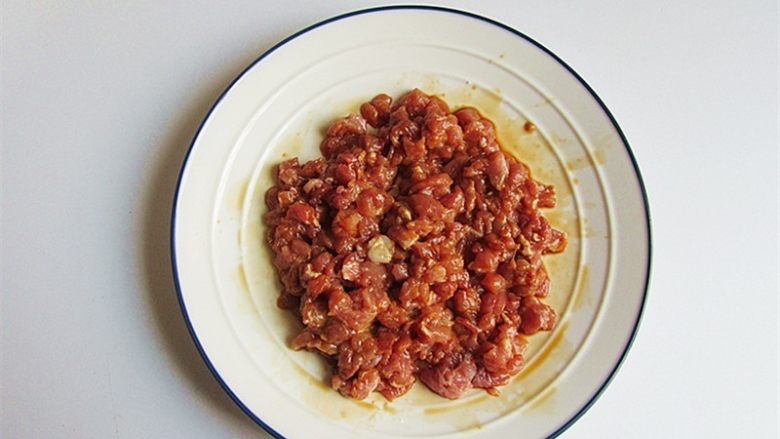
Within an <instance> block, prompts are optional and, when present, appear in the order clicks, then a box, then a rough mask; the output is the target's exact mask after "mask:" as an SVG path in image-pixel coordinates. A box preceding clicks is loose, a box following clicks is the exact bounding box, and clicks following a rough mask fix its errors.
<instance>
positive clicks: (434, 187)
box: [265, 89, 566, 400]
mask: <svg viewBox="0 0 780 439" xmlns="http://www.w3.org/2000/svg"><path fill="white" fill-rule="evenodd" d="M320 149H321V151H322V155H323V157H321V158H318V159H316V160H312V161H309V162H307V163H303V164H301V163H299V162H298V159H297V158H294V159H292V160H288V161H285V162H283V163H281V164H280V165H279V169H278V176H277V181H276V185H275V186H273V187H272V188H270V189H269V190H268V192H267V193H266V204H267V207H268V212H267V213H266V214H265V222H266V224H267V225H268V234H267V237H266V238H267V242H268V244H269V245H270V247H271V249H272V250H273V254H274V258H273V264H274V266H275V267H276V269H277V272H278V275H279V278H280V280H281V283H282V285H283V290H282V292H281V294H280V296H279V298H278V305H279V306H280V307H281V308H283V309H287V310H289V311H290V312H292V313H294V314H295V315H296V316H297V317H298V318H299V319H300V321H301V322H302V323H303V329H302V330H301V332H300V333H299V334H298V335H297V336H296V337H295V338H294V339H293V341H292V347H293V348H294V349H307V350H309V351H312V352H317V353H319V354H321V355H323V356H324V357H326V358H327V359H328V360H329V362H330V364H332V367H333V375H332V379H331V385H332V387H333V388H334V389H336V390H338V391H339V392H340V393H341V394H342V395H345V396H347V397H351V398H355V399H364V398H366V397H367V396H368V395H369V394H370V393H371V392H373V391H378V392H380V393H381V394H382V395H384V396H385V398H387V399H389V400H393V399H395V398H397V397H399V396H401V395H403V394H404V393H406V392H407V391H408V390H409V389H410V388H411V387H412V385H413V384H414V383H415V381H416V380H417V379H419V380H420V381H422V382H423V383H424V384H425V385H426V386H428V388H430V389H431V390H432V391H434V392H436V393H437V394H439V395H441V396H443V397H445V398H449V399H457V398H459V397H460V396H461V395H463V393H464V392H465V391H467V390H469V389H471V388H474V387H476V388H483V389H486V390H487V391H488V392H490V393H491V394H497V391H496V387H497V386H501V385H503V384H506V383H507V382H508V381H509V379H510V378H511V377H512V376H513V375H515V374H517V373H518V372H519V371H520V370H521V369H522V367H523V364H524V359H523V352H524V350H525V348H526V340H525V335H529V334H534V333H536V332H538V331H549V330H551V329H552V328H553V326H554V325H555V322H556V313H555V311H554V310H553V309H552V308H551V307H550V306H549V305H547V304H546V303H544V301H543V299H544V298H545V297H546V296H547V294H548V292H549V290H550V281H549V278H548V275H547V272H546V270H545V267H544V264H543V262H542V255H544V254H546V253H558V252H562V251H563V250H564V249H565V247H566V235H565V234H564V233H563V232H561V231H558V230H556V229H554V228H552V227H551V226H550V224H549V222H548V221H547V220H546V219H545V218H544V217H543V216H542V214H541V212H540V209H542V208H551V207H554V206H555V190H554V188H553V187H552V186H549V185H544V184H541V183H539V182H537V181H535V180H534V179H533V178H532V177H531V174H530V172H529V169H528V167H527V166H526V165H525V164H523V163H521V162H519V161H518V160H516V159H515V158H514V157H512V156H511V155H509V154H507V153H505V152H504V151H502V150H501V148H500V145H499V142H498V139H497V138H496V130H495V127H494V125H493V123H492V122H490V121H489V120H487V119H485V118H484V117H483V116H482V115H481V114H480V113H479V112H478V111H477V110H476V109H474V108H470V107H465V108H461V109H459V110H457V111H455V112H450V109H449V107H448V106H447V104H446V103H445V102H444V101H443V100H442V99H440V98H438V97H436V96H428V95H426V94H425V93H423V92H421V91H420V90H417V89H415V90H412V91H411V92H409V93H407V94H405V95H404V96H403V97H401V98H400V99H399V100H398V101H397V102H393V101H392V99H391V98H390V97H389V96H387V95H385V94H380V95H377V96H376V97H374V98H373V99H371V101H369V102H366V103H364V104H363V105H362V106H361V107H360V115H357V114H350V115H349V116H347V117H345V118H343V119H339V120H336V121H335V122H333V123H332V124H331V125H330V127H329V128H328V130H327V135H326V137H325V139H324V140H323V141H322V143H321V145H320Z"/></svg>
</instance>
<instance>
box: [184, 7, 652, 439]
mask: <svg viewBox="0 0 780 439" xmlns="http://www.w3.org/2000/svg"><path fill="white" fill-rule="evenodd" d="M414 87H419V88H421V89H423V90H424V91H426V92H428V93H434V94H439V95H440V96H442V97H443V98H444V99H445V100H446V101H447V102H448V103H450V104H451V106H453V107H456V106H459V105H473V106H476V107H478V108H479V109H480V110H481V111H482V112H483V113H484V114H485V115H486V116H487V117H489V118H490V119H492V120H493V121H495V122H496V124H497V127H498V134H499V137H500V139H501V141H502V143H503V144H504V146H505V147H506V148H508V149H509V150H510V151H511V152H512V153H513V154H516V155H517V156H518V157H519V158H520V159H521V160H522V161H524V162H526V163H528V164H529V165H530V167H531V169H532V171H533V173H534V176H535V177H536V178H537V179H540V180H542V181H543V182H546V183H553V184H554V185H555V186H556V189H557V190H558V193H559V205H558V207H556V208H555V209H552V210H550V211H548V212H547V213H546V215H547V216H548V218H550V220H551V222H552V223H553V224H554V225H555V226H556V227H558V228H561V229H563V230H564V231H566V232H567V233H568V235H569V239H570V244H569V247H568V249H567V251H566V252H565V253H563V254H562V255H554V256H549V257H547V259H546V265H547V267H548V270H549V272H550V276H551V279H552V285H553V287H552V293H551V298H550V302H551V304H552V305H553V306H554V307H555V309H556V310H557V311H558V313H559V315H560V316H561V318H560V322H559V323H558V325H557V326H556V328H555V329H554V331H552V332H551V333H545V334H538V335H535V336H533V337H530V347H529V351H528V355H527V360H528V363H527V364H528V365H527V366H526V369H525V370H524V371H523V372H521V374H520V375H519V376H518V377H516V378H515V379H514V380H512V381H511V382H510V384H508V385H507V386H505V387H503V388H501V396H500V397H491V396H488V395H487V394H486V393H485V392H483V391H478V390H474V391H472V392H471V393H468V394H467V395H465V396H464V397H463V398H462V399H461V400H458V401H449V400H445V399H443V398H440V397H438V396H436V395H434V394H432V393H431V392H430V391H428V390H427V389H426V388H425V387H424V386H422V385H420V384H418V385H417V386H415V388H414V389H413V390H412V391H410V393H409V394H407V395H406V396H404V397H403V398H400V399H398V400H396V401H394V402H393V403H388V402H387V401H385V400H384V399H383V398H382V397H381V396H380V395H378V394H376V395H374V396H372V397H371V398H369V399H368V400H367V401H363V402H356V401H352V400H348V399H345V398H342V397H341V396H339V394H338V393H336V392H335V391H333V390H331V389H329V388H328V386H327V384H326V383H327V382H328V376H329V372H328V370H327V368H326V367H325V365H324V362H323V361H322V359H320V358H319V357H318V356H317V355H315V354H312V353H308V352H294V351H293V350H291V349H290V348H289V340H290V338H291V337H292V336H293V335H294V333H295V331H296V328H297V326H296V325H297V323H296V322H295V321H294V319H293V318H292V317H291V316H290V315H288V313H286V312H283V311H281V310H279V309H277V307H276V305H275V301H276V298H277V296H278V291H279V285H278V283H277V281H276V277H275V274H274V271H273V268H272V266H271V264H270V259H269V251H268V250H267V249H266V248H265V245H264V241H263V233H264V229H263V225H262V221H261V217H262V212H263V210H264V208H265V207H264V202H263V200H264V198H263V196H264V193H265V190H266V189H267V188H268V187H269V186H270V185H271V184H272V181H273V168H274V166H275V165H276V164H278V163H279V162H280V161H282V160H284V159H285V158H287V157H292V156H296V155H297V156H300V157H302V158H303V159H310V158H314V157H316V156H317V155H318V145H319V142H320V140H321V138H322V135H323V129H324V127H325V126H326V125H327V123H328V122H330V121H332V120H333V119H335V118H337V117H341V116H344V115H345V114H346V113H348V112H350V111H357V109H358V105H359V103H360V102H363V101H365V100H367V99H369V98H371V97H372V96H373V95H375V94H377V93H379V92H385V93H388V94H390V95H393V96H395V97H398V96H399V95H400V94H402V93H403V92H405V91H408V90H409V89H411V88H414ZM526 120H531V121H533V123H534V124H535V125H536V126H537V127H538V129H537V130H536V131H535V132H534V133H530V134H529V133H526V132H525V131H523V129H522V126H523V124H524V123H525V121H526ZM171 239H172V252H173V265H174V273H175V278H176V282H177V288H178V291H179V297H180V301H181V306H182V310H183V312H184V316H185V319H186V321H187V323H188V325H189V328H190V331H191V333H192V336H193V338H194V340H195V343H196V344H197V346H198V348H199V350H200V352H201V354H202V355H203V358H204V360H205V361H206V363H207V364H208V365H209V367H210V369H211V370H212V372H213V373H214V375H215V376H216V378H217V379H218V380H219V382H220V383H221V384H222V386H223V387H224V388H225V390H226V391H227V392H228V393H229V394H230V396H231V397H232V398H233V399H234V400H235V401H236V403H237V404H238V405H240V406H241V408H242V409H243V410H244V411H245V412H246V413H247V414H248V415H249V416H250V417H252V419H254V420H255V421H257V422H258V423H259V424H260V425H262V426H263V427H264V428H265V429H266V430H268V431H269V432H270V433H271V434H273V435H275V436H280V437H290V438H304V437H311V436H313V435H314V434H316V435H317V436H318V437H338V438H347V437H361V438H367V437H374V438H382V437H403V436H426V437H432V436H453V435H454V436H456V437H474V438H477V437H517V435H518V432H522V436H523V437H529V438H533V437H549V436H556V435H557V434H559V433H560V432H561V431H563V430H564V429H565V428H566V427H568V426H569V425H570V424H571V423H572V422H574V421H575V420H576V419H577V418H578V417H579V416H580V415H581V414H582V413H583V412H584V411H585V410H586V409H587V408H588V407H589V406H590V405H591V404H592V403H593V401H594V400H595V398H596V397H597V396H598V395H599V394H600V393H601V391H603V389H604V387H605V386H606V385H607V383H608V382H609V380H610V379H611V377H612V376H613V375H614V373H615V371H616V369H617V368H618V366H619V365H620V363H621V361H622V359H623V358H624V356H625V354H626V351H627V350H628V348H629V345H630V344H631V341H632V339H633V337H634V335H635V333H636V329H637V325H638V322H639V319H640V315H641V312H642V307H643V303H644V298H645V295H646V289H647V281H648V276H649V263H650V224H649V216H648V210H647V202H646V197H645V193H644V188H643V186H642V182H641V178H640V175H639V171H638V169H637V166H636V163H635V162H634V159H633V156H632V154H631V151H630V149H629V147H628V144H627V142H626V140H625V138H624V136H623V135H622V133H621V131H620V128H619V127H618V125H617V123H616V122H615V120H614V119H613V118H612V116H611V115H610V113H609V111H608V110H607V109H606V107H605V106H604V104H603V103H602V102H601V100H600V99H599V98H598V97H597V96H596V95H595V93H594V92H593V90H591V89H590V88H589V87H588V86H587V85H586V84H585V82H584V81H583V80H582V79H581V78H580V77H579V76H578V75H577V74H576V73H575V72H574V71H573V70H572V69H571V68H569V67H568V66H567V65H566V64H564V63H563V61H561V60H560V59H558V58H557V57H556V56H555V55H553V54H552V53H551V52H550V51H548V50H546V49H545V48H544V47H542V46H541V45H539V44H538V43H536V42H535V41H533V40H531V39H530V38H528V37H526V36H524V35H523V34H521V33H519V32H517V31H515V30H512V29H510V28H508V27H506V26H504V25H502V24H499V23H496V22H493V21H491V20H488V19H485V18H482V17H479V16H475V15H472V14H468V13H463V12H457V11H451V10H445V9H439V8H432V7H389V8H379V9H372V10H365V11H359V12H355V13H351V14H347V15H343V16H340V17H336V18H333V19H330V20H327V21H325V22H322V23H319V24H317V25H314V26H312V27H309V28H308V29H305V30H303V31H301V32H299V33H298V34H296V35H294V36H293V37H291V38H288V39H286V40H285V41H283V42H281V43H279V44H278V45H277V46H275V47H274V48H273V49H271V50H270V51H268V52H267V53H265V54H264V55H262V56H261V57H260V58H259V59H258V60H257V61H255V62H254V63H253V64H252V65H251V66H250V67H249V68H248V69H247V70H246V71H244V72H243V73H242V74H241V75H240V76H239V77H238V78H237V79H236V80H235V81H234V82H233V83H232V84H231V85H230V86H229V87H228V89H227V91H226V92H225V93H224V94H223V95H222V96H221V97H220V99H219V100H218V101H217V103H216V104H215V105H214V107H213V108H212V110H211V111H210V112H209V114H208V116H207V117H206V119H205V120H204V122H203V124H202V126H201V128H200V130H199V132H198V134H197V136H196V138H195V140H194V141H193V143H192V146H191V148H190V151H189V154H188V156H187V159H186V161H185V163H184V166H183V168H182V171H181V176H180V181H179V187H178V191H177V196H176V201H175V202H174V210H173V220H172V237H171ZM502 435H505V436H502Z"/></svg>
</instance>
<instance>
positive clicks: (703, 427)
mask: <svg viewBox="0 0 780 439" xmlns="http://www.w3.org/2000/svg"><path fill="white" fill-rule="evenodd" d="M223 3H224V4H223ZM286 3H287V2H284V1H265V2H262V1H241V2H206V1H198V2H193V1H134V2H110V1H108V2H94V1H72V2H60V1H37V2H28V1H20V0H4V1H3V2H2V27H0V29H2V97H1V99H0V105H1V106H2V107H1V108H2V125H1V128H2V278H1V279H2V288H0V291H2V296H1V300H2V302H0V309H1V310H2V315H1V320H0V323H1V325H2V326H1V327H0V336H1V338H2V349H1V350H0V354H2V369H1V370H0V371H1V373H0V379H1V380H2V382H1V385H0V388H1V389H2V390H1V393H0V395H1V396H2V400H1V404H2V408H1V409H0V422H1V423H2V429H1V430H0V436H2V437H3V438H9V439H10V438H62V437H77V438H108V437H116V438H120V437H121V438H174V437H187V438H222V437H235V438H243V437H264V436H265V435H264V433H263V431H262V430H261V429H260V428H259V427H257V426H256V425H255V424H254V423H253V422H252V421H251V420H250V419H249V418H248V417H246V416H245V415H244V414H243V413H242V412H241V411H240V410H239V409H238V408H237V407H236V406H235V405H234V404H233V403H232V402H231V400H230V399H229V398H228V396H227V395H226V394H225V393H223V391H222V390H221V388H220V387H219V385H218V384H217V382H216V381H215V380H214V379H213V378H212V376H211V375H210V373H209V371H208V370H207V369H206V366H205V365H204V363H203V361H201V359H200V357H199V356H198V354H197V352H196V350H195V347H194V345H193V343H192V341H191V339H190V337H189V335H188V334H187V331H186V329H185V326H184V322H183V319H182V317H181V314H180V312H179V308H178V304H177V301H176V296H175V292H174V287H173V283H172V278H171V268H170V259H169V252H168V251H169V250H168V249H169V247H168V226H169V216H170V208H171V200H172V196H173V190H174V185H175V182H176V175H177V172H178V169H179V166H180V164H181V162H182V159H183V157H184V154H185V151H186V150H187V147H188V145H189V142H190V139H191V138H192V136H193V134H194V132H195V129H196V127H197V125H198V123H199V122H200V120H201V118H202V117H203V116H204V114H205V113H206V111H207V110H208V109H209V107H210V106H211V104H212V102H213V101H214V100H215V98H216V97H217V96H218V95H219V93H220V92H221V91H222V90H223V88H224V87H225V86H226V85H227V84H228V83H229V82H230V80H231V79H232V78H233V77H234V76H235V75H236V74H237V73H239V72H240V71H241V70H242V69H243V68H244V67H245V66H246V65H247V64H249V63H250V62H251V61H252V60H253V59H254V58H256V57H257V56H258V55H259V54H261V53H262V52H263V51H265V50H266V49H268V48H269V47H270V46H271V45H272V44H274V43H275V42H276V41H278V40H280V39H281V38H283V37H285V36H287V35H289V34H291V33H293V32H295V31H296V30H298V29H299V28H301V27H303V26H306V25H309V24H312V23H314V22H316V21H319V20H321V19H324V18H327V17H329V16H332V15H336V14H338V13H342V12H346V11H349V10H351V9H357V8H361V7H366V6H370V5H374V4H377V3H376V2H372V1H343V2H325V1H306V2H300V3H299V4H297V5H296V6H295V7H289V6H285V4H286ZM628 3H632V4H628ZM730 3H732V2H725V1H722V2H711V1H670V0H656V1H647V2H621V1H611V2H606V1H602V2H597V1H588V2H573V1H572V2H562V1H554V2H548V1H523V2H509V1H507V2H500V1H490V0H482V1H479V2H466V1H458V2H451V3H449V4H450V5H451V6H455V7H460V8H464V9H469V10H471V11H474V12H477V13H481V14H484V15H487V16H490V17H493V18H497V19H499V20H500V21H503V22H505V23H507V24H509V25H511V26H513V27H515V28H517V29H519V30H521V31H523V32H525V33H527V34H528V35H530V36H532V37H533V38H535V39H537V40H538V41H540V42H542V43H543V44H544V45H546V46H547V47H548V48H550V49H551V50H553V51H554V52H556V53H557V54H558V55H559V56H561V57H562V58H563V59H564V60H566V61H567V62H568V63H569V64H570V65H571V66H573V67H574V68H575V69H576V70H577V71H578V72H579V73H580V74H581V75H582V76H583V77H584V78H585V79H586V80H587V81H588V82H589V83H590V84H591V85H592V86H593V88H594V89H595V90H596V91H597V92H598V93H599V95H600V96H601V97H602V98H603V99H604V101H605V102H606V103H607V105H608V106H609V107H610V109H611V110H612V111H613V113H614V114H615V115H616V117H617V119H618V120H619V122H620V123H621V125H622V127H623V129H624V130H625V133H626V135H627V137H628V139H629V141H630V143H631V145H632V147H633V150H634V153H635V154H636V157H637V159H638V161H639V164H640V166H641V169H642V171H643V173H644V177H645V182H646V184H647V189H648V192H649V196H650V203H651V212H652V217H653V223H654V238H655V242H654V246H655V255H654V264H653V265H654V269H653V278H652V282H651V290H650V296H649V300H648V302H647V308H646V310H645V317H644V320H643V322H642V325H641V328H640V331H639V335H638V338H637V339H636V342H635V344H634V346H633V349H632V350H631V352H630V354H629V355H628V358H627V359H626V361H625V363H624V365H623V367H622V369H621V370H620V372H619V373H618V375H617V377H616V378H615V379H614V381H613V382H612V384H611V385H610V387H609V388H608V389H607V391H606V392H605V393H604V395H603V396H602V397H601V398H600V399H599V400H598V402H597V403H596V404H595V406H593V408H592V409H591V410H590V411H589V412H588V413H587V414H586V415H585V416H584V417H583V418H582V419H581V420H580V421H579V422H577V423H576V424H575V425H574V426H573V427H572V428H571V429H570V430H569V431H567V432H566V433H565V435H564V436H565V437H571V438H589V437H600V438H601V437H603V438H627V437H647V438H656V437H684V438H688V437H724V438H725V437H744V438H754V437H755V438H758V437H766V438H771V437H778V436H777V434H778V281H777V270H778V265H777V261H778V259H777V257H778V255H777V250H778V246H777V242H778V241H777V236H778V232H777V206H778V192H777V190H778V181H777V170H778V162H777V158H778V119H777V117H778V113H777V108H778V107H777V96H778V95H777V90H778V89H777V86H778V83H777V3H776V2H774V1H772V0H768V1H750V2H741V3H740V4H739V6H730ZM733 3H735V4H736V3H737V2H733Z"/></svg>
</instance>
